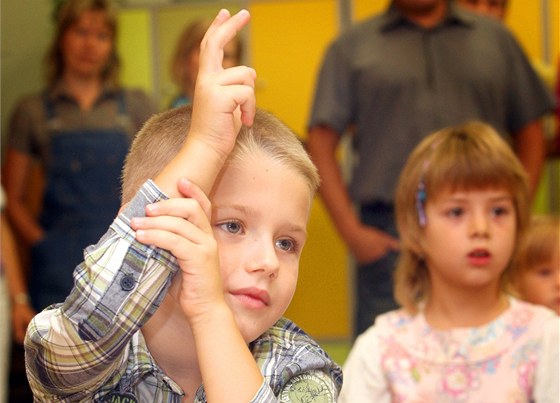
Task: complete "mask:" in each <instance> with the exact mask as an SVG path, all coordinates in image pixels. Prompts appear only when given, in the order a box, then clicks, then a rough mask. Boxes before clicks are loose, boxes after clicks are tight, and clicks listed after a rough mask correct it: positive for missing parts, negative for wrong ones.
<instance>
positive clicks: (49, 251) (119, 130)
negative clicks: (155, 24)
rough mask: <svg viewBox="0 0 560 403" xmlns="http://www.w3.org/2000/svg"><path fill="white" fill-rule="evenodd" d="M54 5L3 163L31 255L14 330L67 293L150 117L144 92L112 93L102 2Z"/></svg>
mask: <svg viewBox="0 0 560 403" xmlns="http://www.w3.org/2000/svg"><path fill="white" fill-rule="evenodd" d="M56 4H57V7H56V10H55V12H54V17H55V24H56V27H55V29H54V38H53V40H52V43H51V46H50V48H49V50H48V52H47V54H46V57H45V73H46V86H45V88H44V90H43V91H41V92H39V93H36V94H32V95H28V96H25V97H23V98H22V99H21V100H20V101H19V103H18V104H17V105H16V107H15V109H14V110H13V112H12V115H11V118H10V123H9V129H8V136H7V137H8V147H7V148H8V149H7V153H6V162H5V164H4V175H3V181H4V186H5V189H6V195H7V207H6V211H7V215H8V217H9V219H10V221H11V224H12V226H13V229H14V232H15V233H16V235H17V236H18V240H21V241H23V243H24V244H25V246H26V247H29V248H30V250H31V252H30V255H29V261H30V266H29V273H25V275H22V278H25V279H26V280H28V281H26V283H25V284H24V285H23V287H22V289H21V290H20V291H18V298H17V303H18V305H26V308H25V309H24V308H23V307H21V306H20V307H19V308H20V309H14V310H13V313H14V315H15V317H14V319H13V322H14V323H19V324H20V326H21V327H22V328H23V327H24V325H26V323H24V322H28V320H29V316H28V314H27V313H28V312H29V310H30V309H33V310H34V311H40V310H42V309H43V308H45V307H46V306H48V305H50V304H53V303H57V302H63V301H64V298H65V297H66V296H67V295H68V294H69V292H70V289H71V288H72V284H73V279H72V272H73V270H74V268H75V266H76V265H77V264H79V263H80V262H81V261H82V260H83V258H82V251H83V249H84V248H85V247H86V246H88V245H90V244H92V243H94V242H96V241H97V240H98V239H99V237H100V236H101V235H102V234H103V232H104V231H105V229H106V228H107V226H108V225H109V224H110V223H111V221H112V219H113V218H114V216H115V215H116V213H117V211H118V208H119V205H120V172H121V167H122V164H123V161H124V157H125V155H126V153H127V151H128V148H129V144H130V143H131V141H132V139H133V136H134V135H135V133H136V132H137V131H138V130H139V129H140V127H141V126H142V124H143V123H144V121H145V120H146V119H147V118H148V117H149V116H151V115H152V114H153V113H154V112H156V107H155V103H154V102H153V101H152V100H151V99H150V98H149V97H148V96H147V95H146V93H144V92H143V91H141V90H136V89H125V88H122V87H121V86H120V85H119V57H118V55H117V52H116V49H115V41H116V34H117V19H116V10H115V9H114V7H113V4H112V3H111V1H110V0H67V1H59V2H57V3H56ZM35 163H38V166H39V167H40V169H39V170H37V169H35V167H36V165H35ZM37 172H39V175H37ZM37 176H39V179H38V180H37ZM37 183H39V184H40V186H37ZM37 187H40V188H42V190H43V193H42V195H41V196H40V197H39V200H41V202H40V210H41V212H40V216H39V217H37V214H35V213H34V212H33V211H32V209H31V208H30V206H29V203H28V202H27V200H28V198H29V193H33V192H37ZM23 257H24V258H25V257H26V256H23ZM25 260H26V259H24V261H25ZM18 329H19V326H18V327H17V328H16V329H14V330H15V331H17V330H18ZM20 359H21V360H23V357H20ZM14 360H17V358H14ZM21 364H22V365H23V363H21ZM14 401H15V400H14ZM19 401H21V400H19Z"/></svg>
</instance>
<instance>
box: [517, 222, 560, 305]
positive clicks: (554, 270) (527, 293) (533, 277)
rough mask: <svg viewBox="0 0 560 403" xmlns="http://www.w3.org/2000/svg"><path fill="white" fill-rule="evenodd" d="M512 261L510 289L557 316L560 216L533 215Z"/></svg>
mask: <svg viewBox="0 0 560 403" xmlns="http://www.w3.org/2000/svg"><path fill="white" fill-rule="evenodd" d="M515 262H516V264H515V270H514V286H515V289H516V291H517V292H518V293H519V296H520V297H521V299H524V300H525V301H528V302H532V303H533V304H539V305H544V306H546V307H548V308H550V309H552V310H553V311H554V312H556V313H557V314H558V315H560V217H558V216H552V215H535V216H534V217H533V218H532V221H531V225H530V227H529V229H528V231H527V234H526V235H525V237H524V239H523V240H522V242H521V245H520V247H519V250H518V255H517V259H516V260H515Z"/></svg>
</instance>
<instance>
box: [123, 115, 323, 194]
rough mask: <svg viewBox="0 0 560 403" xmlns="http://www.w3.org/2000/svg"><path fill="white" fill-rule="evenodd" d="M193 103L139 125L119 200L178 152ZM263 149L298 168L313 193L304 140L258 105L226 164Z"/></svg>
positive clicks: (312, 171)
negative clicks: (250, 124)
mask: <svg viewBox="0 0 560 403" xmlns="http://www.w3.org/2000/svg"><path fill="white" fill-rule="evenodd" d="M191 117H192V105H187V106H183V107H179V108H175V109H171V110H169V111H166V112H163V113H160V114H158V115H155V116H153V117H152V118H150V119H149V120H148V121H147V122H146V123H145V125H144V127H142V129H141V130H140V132H139V133H138V135H137V136H136V138H135V139H134V142H133V143H132V146H131V148H130V151H129V153H128V155H127V157H126V160H125V164H124V169H123V177H122V203H123V204H124V203H127V202H129V201H130V199H132V197H133V196H134V195H135V194H136V192H137V191H138V190H139V189H140V187H141V186H142V184H143V183H144V182H146V181H147V180H148V179H153V178H154V177H155V176H157V175H158V174H159V173H160V172H161V171H162V169H163V168H164V167H165V166H166V165H167V164H168V163H169V161H171V159H172V158H173V157H174V156H175V155H176V154H177V153H178V152H179V149H180V148H181V146H182V144H183V142H184V140H185V138H186V135H187V133H188V131H189V127H190V123H191ZM256 152H263V153H264V154H265V155H268V156H270V157H271V158H273V159H275V160H277V161H280V162H281V163H283V164H285V165H286V166H287V167H291V168H293V169H294V170H295V171H296V172H299V173H300V174H301V175H302V177H303V178H304V179H305V181H306V182H307V184H308V186H309V190H310V193H311V195H314V193H315V191H316V190H317V187H318V186H319V174H318V173H317V168H316V167H315V165H313V163H312V162H311V159H310V158H309V155H308V154H307V152H306V151H305V149H304V147H303V144H302V143H301V141H300V140H299V139H298V137H297V136H296V135H295V134H294V132H292V131H291V130H290V129H289V128H288V127H287V126H286V125H285V124H284V123H282V122H281V121H280V120H279V119H278V118H276V117H275V116H273V115H272V114H270V113H268V112H265V111H264V110H261V109H257V112H256V115H255V120H254V123H253V126H251V127H250V128H248V127H243V128H242V129H241V132H240V133H239V135H238V136H237V141H236V144H235V147H234V149H233V151H232V153H231V155H230V156H229V158H228V160H227V161H226V165H225V166H227V165H228V164H231V163H235V161H238V160H240V159H243V158H244V157H245V156H246V155H254V154H255V153H256Z"/></svg>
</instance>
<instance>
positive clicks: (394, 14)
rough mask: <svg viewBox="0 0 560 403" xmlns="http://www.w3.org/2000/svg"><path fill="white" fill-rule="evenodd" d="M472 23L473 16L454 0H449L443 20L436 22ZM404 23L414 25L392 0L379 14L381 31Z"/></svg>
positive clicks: (449, 23)
mask: <svg viewBox="0 0 560 403" xmlns="http://www.w3.org/2000/svg"><path fill="white" fill-rule="evenodd" d="M473 23H474V17H473V16H472V15H470V14H469V13H466V12H465V11H464V10H462V9H461V7H460V6H458V5H457V4H456V2H455V1H453V0H449V1H448V7H447V14H446V16H445V17H444V18H443V20H442V21H441V22H440V23H439V24H438V26H441V25H455V24H458V25H464V26H467V27H469V26H472V25H473ZM404 25H415V24H414V23H412V22H411V21H410V20H408V19H407V18H406V17H405V16H404V14H403V13H402V12H401V11H400V10H399V8H398V7H397V5H396V4H395V2H394V1H392V2H391V5H390V6H389V8H388V9H387V11H386V12H385V13H383V14H382V15H381V25H380V30H381V32H387V31H390V30H392V29H394V28H397V27H399V26H404Z"/></svg>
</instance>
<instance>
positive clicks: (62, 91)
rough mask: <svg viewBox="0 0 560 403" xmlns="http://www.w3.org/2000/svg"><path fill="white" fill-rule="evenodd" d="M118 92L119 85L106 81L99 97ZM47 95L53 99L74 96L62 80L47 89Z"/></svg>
mask: <svg viewBox="0 0 560 403" xmlns="http://www.w3.org/2000/svg"><path fill="white" fill-rule="evenodd" d="M117 92H118V87H117V86H116V85H115V84H111V83H104V84H103V87H102V88H101V93H100V94H99V98H98V100H99V99H104V98H113V97H115V96H116V94H117ZM47 96H48V97H49V99H51V100H52V101H57V100H63V99H70V100H73V99H74V97H73V96H71V95H70V94H69V92H68V90H67V88H66V86H65V84H64V82H63V81H62V80H59V81H57V82H56V83H55V84H54V85H53V86H52V87H50V88H49V89H48V90H47Z"/></svg>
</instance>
